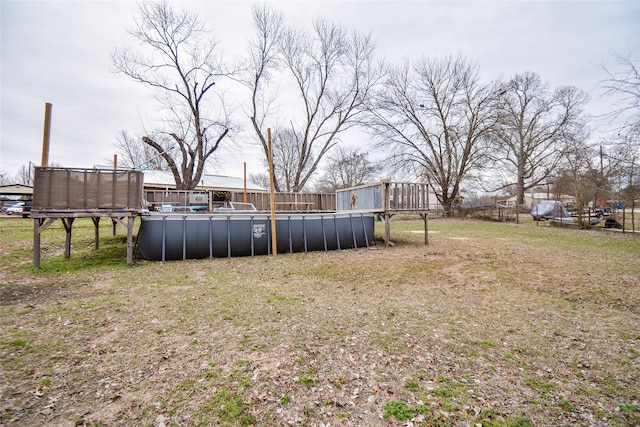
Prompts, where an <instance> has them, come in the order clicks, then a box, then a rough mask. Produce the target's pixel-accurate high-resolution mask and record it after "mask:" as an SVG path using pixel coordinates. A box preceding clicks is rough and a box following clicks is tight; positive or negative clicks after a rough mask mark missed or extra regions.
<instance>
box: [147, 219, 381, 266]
mask: <svg viewBox="0 0 640 427" xmlns="http://www.w3.org/2000/svg"><path fill="white" fill-rule="evenodd" d="M140 218H141V220H142V222H141V224H140V230H139V232H138V247H139V249H140V252H141V253H142V256H143V257H144V259H147V260H154V261H168V260H185V259H198V258H214V257H238V256H255V255H268V254H271V253H272V248H271V222H270V218H271V215H269V214H266V213H251V214H245V213H231V214H219V213H217V214H201V213H200V214H178V213H149V214H145V215H142V216H141V217H140ZM373 232H374V216H373V214H370V213H321V214H320V213H314V214H278V215H276V236H277V248H278V253H286V252H289V253H292V252H309V251H329V250H337V249H354V248H356V249H357V248H364V247H367V248H368V247H369V245H371V244H373V242H374V233H373Z"/></svg>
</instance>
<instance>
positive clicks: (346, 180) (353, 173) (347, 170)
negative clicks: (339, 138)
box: [316, 147, 377, 193]
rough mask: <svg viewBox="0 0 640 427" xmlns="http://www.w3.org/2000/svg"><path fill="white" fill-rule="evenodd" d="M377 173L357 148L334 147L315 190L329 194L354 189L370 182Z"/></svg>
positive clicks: (374, 167)
mask: <svg viewBox="0 0 640 427" xmlns="http://www.w3.org/2000/svg"><path fill="white" fill-rule="evenodd" d="M376 171H377V168H376V166H375V165H374V164H373V163H372V162H371V161H369V158H368V155H367V153H365V152H363V151H360V150H359V149H357V148H343V147H336V150H335V151H333V152H332V153H330V154H329V155H328V156H327V165H326V167H325V168H324V174H323V175H322V178H320V181H319V185H317V187H316V189H317V190H318V191H320V192H322V193H330V192H333V191H336V190H338V189H341V188H349V187H355V186H357V185H362V184H364V183H366V182H367V181H369V180H371V179H372V178H373V177H374V175H375V173H376Z"/></svg>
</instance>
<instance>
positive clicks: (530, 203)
mask: <svg viewBox="0 0 640 427" xmlns="http://www.w3.org/2000/svg"><path fill="white" fill-rule="evenodd" d="M516 200H517V198H516V196H512V197H509V198H508V199H506V200H505V201H504V204H505V205H506V206H507V207H509V208H515V207H516ZM541 200H557V201H559V202H561V203H562V204H564V205H565V206H571V205H575V204H576V198H575V197H574V196H570V195H568V194H561V195H560V196H559V197H556V196H555V195H554V194H550V193H547V192H541V193H533V192H532V193H524V203H523V206H524V207H526V208H528V209H533V207H534V206H535V205H536V204H537V203H538V202H539V201H541Z"/></svg>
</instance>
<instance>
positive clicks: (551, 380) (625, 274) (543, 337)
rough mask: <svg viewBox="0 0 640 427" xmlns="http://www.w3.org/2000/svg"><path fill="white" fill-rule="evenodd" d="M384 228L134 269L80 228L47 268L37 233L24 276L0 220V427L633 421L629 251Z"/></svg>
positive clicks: (13, 235) (496, 229)
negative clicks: (372, 238) (358, 243)
mask: <svg viewBox="0 0 640 427" xmlns="http://www.w3.org/2000/svg"><path fill="white" fill-rule="evenodd" d="M392 225H393V228H392V237H393V238H394V239H396V241H397V245H396V246H395V247H392V248H385V247H383V246H378V247H376V248H373V249H370V250H366V249H361V250H358V251H335V252H327V253H309V254H294V255H279V256H277V257H255V258H235V259H216V260H213V261H209V260H200V261H187V262H171V263H165V264H161V263H150V262H141V263H139V264H138V265H136V266H126V265H124V262H123V261H122V259H119V260H118V262H117V263H107V262H105V261H104V260H100V259H98V260H96V259H95V256H96V255H95V254H93V253H92V251H91V245H90V242H89V240H88V239H89V238H90V237H91V236H92V234H91V233H92V232H91V228H90V227H89V226H88V225H86V226H84V227H85V228H84V229H83V226H81V227H80V229H79V231H78V232H77V234H78V236H80V237H75V236H76V235H74V239H75V240H74V253H73V255H72V259H71V260H63V259H62V258H61V255H60V254H59V252H56V248H59V246H61V243H60V242H61V239H62V238H63V233H61V231H60V230H59V229H56V228H55V227H54V228H52V229H51V230H48V231H47V233H48V234H47V235H46V236H45V248H46V251H48V252H47V254H46V255H45V256H44V258H43V261H42V266H43V268H42V269H41V271H37V272H36V271H32V270H31V268H30V266H29V262H30V261H31V259H30V256H31V252H30V249H29V248H30V244H31V241H30V239H31V231H30V226H31V222H30V221H27V220H25V221H17V220H16V221H0V232H1V233H2V237H1V239H2V249H0V250H1V251H2V252H1V255H2V261H1V262H0V265H1V274H2V276H1V278H2V280H1V284H0V297H1V304H0V366H1V368H0V369H1V370H0V411H2V413H1V414H0V416H2V418H0V425H7V426H9V425H24V426H31V425H48V426H56V425H60V426H69V425H74V423H75V425H95V426H116V425H118V426H122V425H131V426H134V425H135V426H139V425H147V426H153V425H155V426H161V425H164V426H194V425H230V426H231V425H256V426H281V425H313V426H322V425H324V426H329V425H330V426H395V425H408V423H411V422H412V423H413V425H420V426H448V425H452V426H457V425H459V426H468V425H473V426H477V425H483V426H547V425H554V426H563V425H566V426H569V425H585V426H624V425H638V424H640V412H639V410H640V398H639V396H640V239H639V238H638V237H637V236H632V235H622V234H605V233H601V232H589V231H579V230H565V229H555V228H549V227H536V226H535V225H534V224H532V223H529V224H521V225H513V224H497V223H480V222H471V221H457V220H436V221H431V223H430V230H431V231H432V233H431V235H430V245H429V246H424V245H422V244H421V242H422V240H423V235H421V234H420V233H419V232H416V231H419V230H421V229H422V223H421V222H420V221H394V222H393V223H392ZM376 228H380V229H382V228H383V227H382V226H381V224H380V223H378V224H376ZM105 230H107V229H105ZM103 234H104V235H105V236H106V235H107V234H108V233H107V232H106V231H105V232H103ZM83 236H86V237H83ZM104 240H105V241H104V243H102V242H101V247H102V248H104V250H105V251H110V250H111V251H113V253H111V254H110V256H111V257H113V254H114V253H115V254H116V255H117V256H119V257H123V256H124V248H123V247H122V246H123V245H122V244H121V243H122V240H121V238H112V237H104ZM47 242H48V243H47ZM111 243H113V245H114V246H113V247H114V248H115V249H110V248H111V246H110V244H111ZM105 264H106V265H105ZM67 270H68V271H67Z"/></svg>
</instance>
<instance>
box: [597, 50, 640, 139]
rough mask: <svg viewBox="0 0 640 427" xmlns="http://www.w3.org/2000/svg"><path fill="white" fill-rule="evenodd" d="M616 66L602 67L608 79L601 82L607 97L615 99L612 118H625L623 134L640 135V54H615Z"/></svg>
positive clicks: (630, 51) (630, 52)
mask: <svg viewBox="0 0 640 427" xmlns="http://www.w3.org/2000/svg"><path fill="white" fill-rule="evenodd" d="M613 58H614V60H615V65H614V67H612V68H607V67H606V66H604V65H603V66H602V69H603V70H604V72H605V73H606V75H607V77H606V78H605V79H604V80H603V81H602V82H600V85H601V86H602V88H603V89H604V93H605V95H606V96H608V97H611V98H615V99H616V103H615V106H614V107H613V108H612V110H611V113H610V116H611V117H612V118H621V117H622V118H623V119H624V120H625V124H624V126H623V133H625V134H626V133H629V134H636V135H637V134H640V54H639V53H637V52H636V53H635V54H634V52H633V50H629V51H628V52H627V54H626V55H621V54H619V53H614V54H613Z"/></svg>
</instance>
